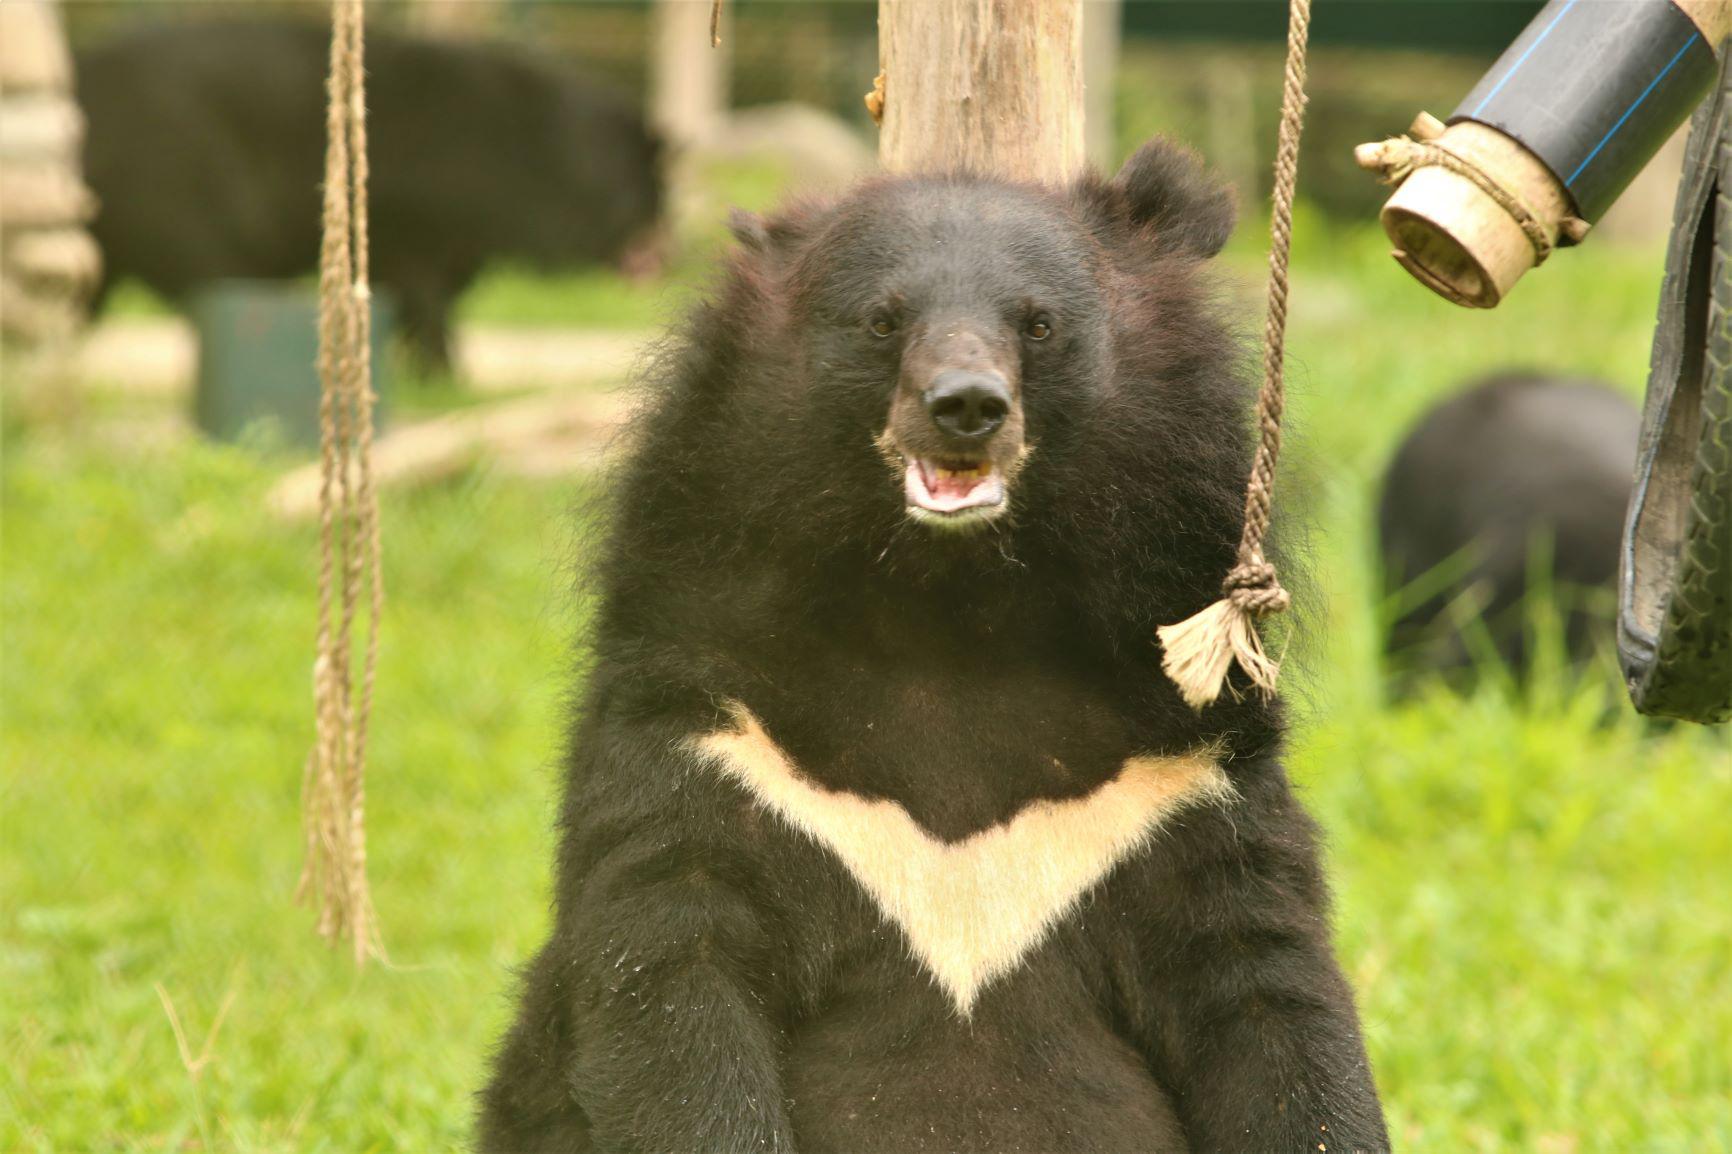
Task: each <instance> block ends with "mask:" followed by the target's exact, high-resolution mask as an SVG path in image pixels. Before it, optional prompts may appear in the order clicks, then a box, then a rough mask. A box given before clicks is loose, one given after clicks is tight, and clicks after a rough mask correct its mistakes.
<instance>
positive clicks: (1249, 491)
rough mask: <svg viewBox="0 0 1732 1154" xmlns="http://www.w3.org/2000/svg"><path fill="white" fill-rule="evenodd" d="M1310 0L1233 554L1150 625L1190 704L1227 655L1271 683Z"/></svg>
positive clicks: (1284, 115)
mask: <svg viewBox="0 0 1732 1154" xmlns="http://www.w3.org/2000/svg"><path fill="white" fill-rule="evenodd" d="M1310 25H1311V0H1291V3H1290V5H1289V7H1288V17H1287V71H1286V79H1285V83H1284V84H1283V86H1282V91H1281V131H1280V137H1279V140H1278V142H1277V145H1276V149H1275V191H1274V198H1273V199H1274V211H1273V213H1272V215H1271V220H1270V227H1269V232H1270V243H1269V311H1268V317H1267V319H1266V320H1265V322H1264V325H1263V388H1262V390H1261V391H1260V392H1259V393H1258V395H1257V428H1258V441H1257V458H1256V461H1255V462H1254V463H1253V465H1252V467H1251V476H1250V479H1249V480H1248V481H1247V482H1246V485H1245V527H1244V531H1243V533H1242V534H1241V536H1240V538H1239V553H1238V563H1237V564H1236V565H1234V566H1233V569H1232V571H1231V572H1229V573H1228V574H1227V579H1226V580H1225V581H1224V582H1222V585H1221V593H1222V596H1221V599H1220V600H1219V601H1216V602H1215V603H1214V604H1212V605H1210V606H1209V607H1208V608H1207V609H1204V610H1203V611H1202V612H1200V613H1197V614H1195V615H1194V616H1191V617H1188V618H1186V619H1185V620H1183V621H1181V622H1179V623H1178V624H1177V625H1164V626H1162V627H1161V628H1160V629H1158V630H1157V631H1156V632H1157V634H1158V635H1159V637H1160V639H1161V647H1162V648H1163V649H1164V650H1165V653H1164V655H1163V656H1162V658H1161V668H1163V669H1164V670H1166V673H1167V676H1168V677H1170V678H1172V679H1173V682H1174V684H1176V685H1177V686H1178V687H1179V695H1180V696H1181V697H1183V698H1184V699H1185V702H1186V704H1188V705H1190V706H1191V708H1193V709H1202V708H1203V707H1204V706H1205V705H1208V704H1209V703H1211V702H1213V701H1214V700H1215V699H1216V698H1218V697H1220V695H1221V689H1222V688H1223V686H1225V685H1226V683H1227V674H1228V671H1229V670H1230V669H1231V668H1232V665H1233V662H1234V661H1238V663H1239V667H1240V668H1241V669H1243V670H1244V671H1245V673H1246V674H1247V675H1248V676H1249V677H1250V678H1251V683H1252V684H1253V685H1254V686H1256V687H1257V689H1258V690H1260V691H1261V692H1263V693H1265V694H1272V693H1273V692H1274V691H1275V678H1276V675H1277V674H1278V673H1279V672H1280V667H1281V665H1280V662H1279V661H1278V660H1276V659H1274V658H1271V657H1270V656H1269V655H1268V654H1267V653H1265V652H1264V651H1263V642H1262V639H1261V638H1260V637H1259V636H1258V634H1257V626H1256V622H1257V620H1258V619H1259V618H1263V617H1268V616H1271V615H1273V614H1276V613H1281V612H1284V611H1285V610H1286V608H1287V605H1288V596H1287V590H1285V589H1283V588H1282V587H1281V580H1280V578H1279V577H1278V576H1277V575H1276V573H1275V566H1273V565H1271V564H1270V563H1269V562H1268V560H1267V559H1266V558H1265V557H1264V556H1263V536H1264V534H1265V533H1267V532H1268V531H1269V511H1270V499H1271V497H1272V496H1273V495H1274V491H1275V463H1276V460H1277V459H1278V458H1279V456H1280V454H1281V412H1282V409H1283V408H1284V407H1285V404H1286V393H1285V390H1284V387H1283V384H1282V370H1283V367H1284V365H1285V362H1286V342H1287V260H1288V254H1289V253H1290V251H1291V250H1292V247H1293V189H1294V186H1295V185H1296V184H1297V183H1298V180H1299V133H1300V130H1301V129H1302V128H1303V127H1304V125H1305V41H1306V36H1307V33H1308V32H1309V30H1310Z"/></svg>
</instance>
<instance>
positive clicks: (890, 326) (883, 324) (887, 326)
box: [869, 313, 896, 337]
mask: <svg viewBox="0 0 1732 1154" xmlns="http://www.w3.org/2000/svg"><path fill="white" fill-rule="evenodd" d="M869 327H870V328H871V329H872V335H873V336H875V337H887V336H889V335H890V334H891V333H894V332H895V331H896V319H895V318H894V317H889V316H885V315H884V314H882V313H880V314H879V315H878V316H875V317H873V318H872V324H871V325H870V326H869Z"/></svg>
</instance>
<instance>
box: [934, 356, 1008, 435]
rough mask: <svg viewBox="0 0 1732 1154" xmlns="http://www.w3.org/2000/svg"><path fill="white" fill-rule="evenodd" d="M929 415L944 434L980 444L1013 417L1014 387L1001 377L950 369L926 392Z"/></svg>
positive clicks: (937, 378)
mask: <svg viewBox="0 0 1732 1154" xmlns="http://www.w3.org/2000/svg"><path fill="white" fill-rule="evenodd" d="M926 413H927V415H928V416H930V417H931V418H932V423H933V424H935V425H937V426H938V428H939V431H940V432H943V433H945V434H947V435H948V436H952V437H963V438H967V439H969V440H980V439H981V438H983V437H989V436H991V435H992V433H993V432H994V431H995V430H996V429H997V428H998V427H999V426H1000V425H1002V424H1004V418H1005V417H1007V416H1008V415H1009V414H1010V386H1008V385H1006V384H1005V383H1004V378H1003V377H1001V376H999V375H998V374H997V373H975V372H969V371H967V370H966V369H947V370H945V371H944V372H942V373H939V374H938V376H937V377H935V378H934V379H933V381H932V387H931V388H930V389H927V390H926Z"/></svg>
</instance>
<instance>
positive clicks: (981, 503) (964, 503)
mask: <svg viewBox="0 0 1732 1154" xmlns="http://www.w3.org/2000/svg"><path fill="white" fill-rule="evenodd" d="M904 461H905V469H904V473H903V478H902V491H903V495H904V496H905V497H906V499H907V501H908V511H909V512H910V513H912V514H913V515H915V516H917V517H933V518H941V519H944V520H947V521H949V520H964V519H966V520H982V519H985V518H988V517H992V516H995V515H996V514H997V513H998V512H999V511H1000V510H1002V509H1003V508H1004V475H1003V473H1001V472H1000V471H999V470H998V469H996V468H994V467H993V464H992V462H991V461H981V460H967V459H963V458H926V457H908V458H905V459H904Z"/></svg>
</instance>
